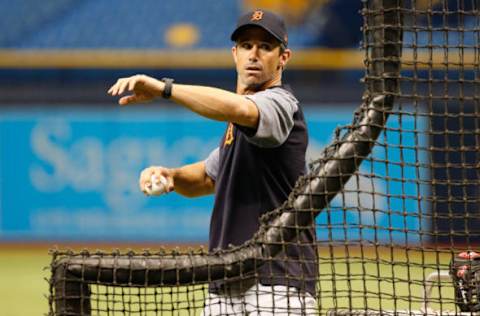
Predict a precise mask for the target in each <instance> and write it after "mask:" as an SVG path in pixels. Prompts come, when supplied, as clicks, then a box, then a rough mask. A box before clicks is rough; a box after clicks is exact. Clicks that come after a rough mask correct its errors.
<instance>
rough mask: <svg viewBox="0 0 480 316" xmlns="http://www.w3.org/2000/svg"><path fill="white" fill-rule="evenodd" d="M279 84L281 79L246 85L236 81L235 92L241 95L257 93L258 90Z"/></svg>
mask: <svg viewBox="0 0 480 316" xmlns="http://www.w3.org/2000/svg"><path fill="white" fill-rule="evenodd" d="M280 85H282V81H281V79H279V80H273V81H267V82H265V83H263V84H262V85H259V86H246V85H243V84H241V83H240V82H239V81H237V94H241V95H248V94H254V93H257V92H259V91H263V90H266V89H268V88H271V87H275V86H280Z"/></svg>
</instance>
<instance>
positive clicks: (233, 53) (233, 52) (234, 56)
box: [232, 46, 237, 64]
mask: <svg viewBox="0 0 480 316" xmlns="http://www.w3.org/2000/svg"><path fill="white" fill-rule="evenodd" d="M232 56H233V61H234V62H235V64H237V46H233V47H232Z"/></svg>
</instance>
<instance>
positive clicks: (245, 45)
mask: <svg viewBox="0 0 480 316" xmlns="http://www.w3.org/2000/svg"><path fill="white" fill-rule="evenodd" d="M241 46H242V48H245V49H250V48H252V45H250V44H249V43H243V44H242V45H241Z"/></svg>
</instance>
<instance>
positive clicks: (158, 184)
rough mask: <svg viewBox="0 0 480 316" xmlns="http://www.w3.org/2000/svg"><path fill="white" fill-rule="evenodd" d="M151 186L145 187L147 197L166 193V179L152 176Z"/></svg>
mask: <svg viewBox="0 0 480 316" xmlns="http://www.w3.org/2000/svg"><path fill="white" fill-rule="evenodd" d="M150 182H151V185H150V186H146V187H145V191H146V192H147V194H148V195H154V196H156V195H162V194H164V193H166V192H167V178H165V177H164V176H160V177H157V176H156V175H152V177H151V178H150Z"/></svg>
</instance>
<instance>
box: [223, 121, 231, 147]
mask: <svg viewBox="0 0 480 316" xmlns="http://www.w3.org/2000/svg"><path fill="white" fill-rule="evenodd" d="M232 143H233V124H232V123H228V128H227V132H226V133H225V141H224V142H223V147H226V146H228V145H231V144H232Z"/></svg>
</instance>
